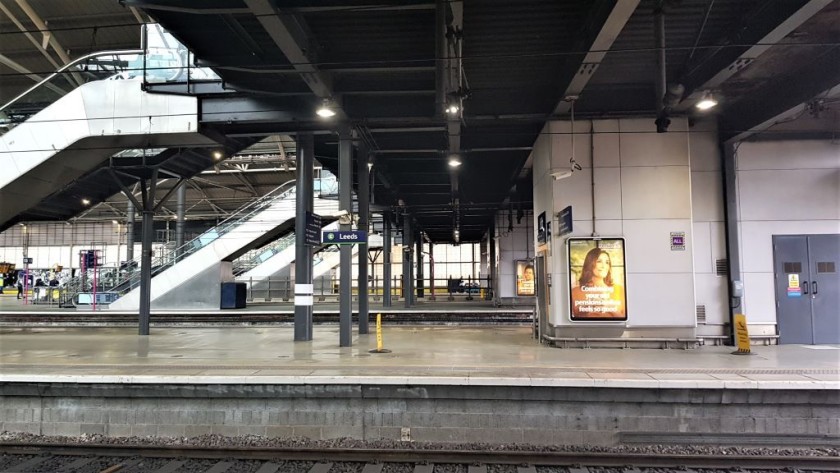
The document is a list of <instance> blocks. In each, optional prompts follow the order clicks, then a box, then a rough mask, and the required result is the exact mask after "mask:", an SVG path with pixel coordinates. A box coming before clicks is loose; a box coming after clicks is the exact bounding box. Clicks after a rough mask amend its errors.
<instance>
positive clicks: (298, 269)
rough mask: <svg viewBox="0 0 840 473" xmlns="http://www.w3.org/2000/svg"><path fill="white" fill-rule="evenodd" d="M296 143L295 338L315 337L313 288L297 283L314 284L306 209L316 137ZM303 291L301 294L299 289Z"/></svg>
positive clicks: (309, 201)
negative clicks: (307, 289)
mask: <svg viewBox="0 0 840 473" xmlns="http://www.w3.org/2000/svg"><path fill="white" fill-rule="evenodd" d="M297 139H298V142H297V175H298V178H297V189H296V193H295V341H296V342H300V341H309V340H312V302H313V301H312V291H303V289H302V288H301V287H299V286H298V285H299V284H301V285H303V284H312V249H311V248H310V247H309V245H307V244H306V233H305V229H306V212H307V211H309V210H310V209H311V208H312V205H313V202H312V200H313V199H312V194H313V180H312V175H313V167H314V166H313V156H312V155H313V148H314V144H313V139H312V134H311V133H304V134H299V135H298V137H297ZM299 291H301V292H300V297H299V296H298V292H299ZM307 292H308V293H307Z"/></svg>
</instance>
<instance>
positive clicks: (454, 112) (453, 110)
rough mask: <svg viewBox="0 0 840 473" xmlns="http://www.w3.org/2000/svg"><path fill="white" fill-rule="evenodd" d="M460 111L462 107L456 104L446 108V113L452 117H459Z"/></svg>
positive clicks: (453, 103)
mask: <svg viewBox="0 0 840 473" xmlns="http://www.w3.org/2000/svg"><path fill="white" fill-rule="evenodd" d="M459 111H461V107H459V106H458V104H457V103H455V102H452V103H450V104H449V105H447V106H446V113H448V114H450V115H457V114H458V112H459Z"/></svg>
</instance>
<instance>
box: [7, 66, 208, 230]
mask: <svg viewBox="0 0 840 473" xmlns="http://www.w3.org/2000/svg"><path fill="white" fill-rule="evenodd" d="M141 56H142V51H106V52H101V53H96V54H92V55H89V56H85V57H84V58H80V59H79V60H77V61H74V62H73V63H71V64H68V65H67V66H65V67H63V68H62V69H60V70H59V71H57V72H56V73H55V74H53V75H51V76H49V77H48V78H47V79H45V80H44V81H43V82H41V83H39V84H38V85H36V86H35V87H33V88H31V89H30V90H28V91H26V92H25V93H23V94H21V95H20V96H18V97H16V98H15V99H13V100H12V101H10V102H9V103H7V104H4V105H3V106H2V107H0V132H2V131H5V130H8V131H6V132H5V133H4V134H2V136H0V169H2V172H0V227H2V226H3V225H4V224H9V223H10V221H11V220H12V219H14V218H15V217H16V216H17V215H19V214H21V213H22V212H24V211H26V210H27V209H30V208H32V207H34V206H35V205H37V204H38V203H39V202H40V201H41V200H43V199H44V198H46V197H48V196H49V195H51V194H52V193H54V192H55V191H56V190H57V189H61V188H63V187H65V186H66V185H68V184H69V183H71V182H73V181H74V180H76V179H78V178H80V177H81V176H84V175H85V174H87V173H89V172H91V171H92V170H94V169H96V168H97V167H98V166H100V165H101V164H102V163H103V162H104V161H105V160H107V159H108V158H109V157H111V156H113V155H115V154H116V153H118V152H120V151H123V150H125V149H130V148H154V149H161V148H173V147H199V146H212V145H215V142H214V141H213V140H211V139H210V138H208V137H206V136H204V135H202V134H200V133H199V132H198V128H199V126H198V125H199V124H198V112H199V106H198V99H197V98H196V97H192V96H181V95H161V94H150V93H146V92H144V91H143V89H142V84H143V81H142V80H141V79H124V77H126V76H125V75H124V74H119V69H108V68H107V67H106V66H103V64H121V65H123V66H125V67H128V66H130V65H131V64H135V63H136V62H137V60H138V58H139V57H141ZM82 65H84V66H85V67H84V68H82V67H81V66H82ZM71 72H72V74H71ZM94 72H95V73H94ZM72 78H75V79H72ZM71 79H72V80H71ZM86 80H87V81H89V82H86V83H82V82H85V81H86ZM79 83H82V84H81V85H79Z"/></svg>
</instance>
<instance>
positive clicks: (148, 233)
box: [139, 183, 155, 335]
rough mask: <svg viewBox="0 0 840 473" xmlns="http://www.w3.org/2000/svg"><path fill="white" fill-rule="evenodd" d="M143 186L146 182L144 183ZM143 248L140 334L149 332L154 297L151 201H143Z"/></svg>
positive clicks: (153, 214) (153, 215)
mask: <svg viewBox="0 0 840 473" xmlns="http://www.w3.org/2000/svg"><path fill="white" fill-rule="evenodd" d="M142 185H143V186H145V185H146V184H145V183H143V184H142ZM143 205H144V207H145V208H144V209H143V233H142V235H143V236H142V250H141V252H140V314H139V325H140V335H148V334H149V318H150V314H151V305H152V303H151V298H152V238H153V236H154V220H155V211H154V210H152V205H151V203H150V202H143Z"/></svg>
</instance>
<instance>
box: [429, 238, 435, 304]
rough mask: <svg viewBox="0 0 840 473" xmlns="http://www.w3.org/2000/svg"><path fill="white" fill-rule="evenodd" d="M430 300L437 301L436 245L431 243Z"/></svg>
mask: <svg viewBox="0 0 840 473" xmlns="http://www.w3.org/2000/svg"><path fill="white" fill-rule="evenodd" d="M429 300H430V301H433V300H435V245H434V243H432V242H431V241H430V242H429Z"/></svg>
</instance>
